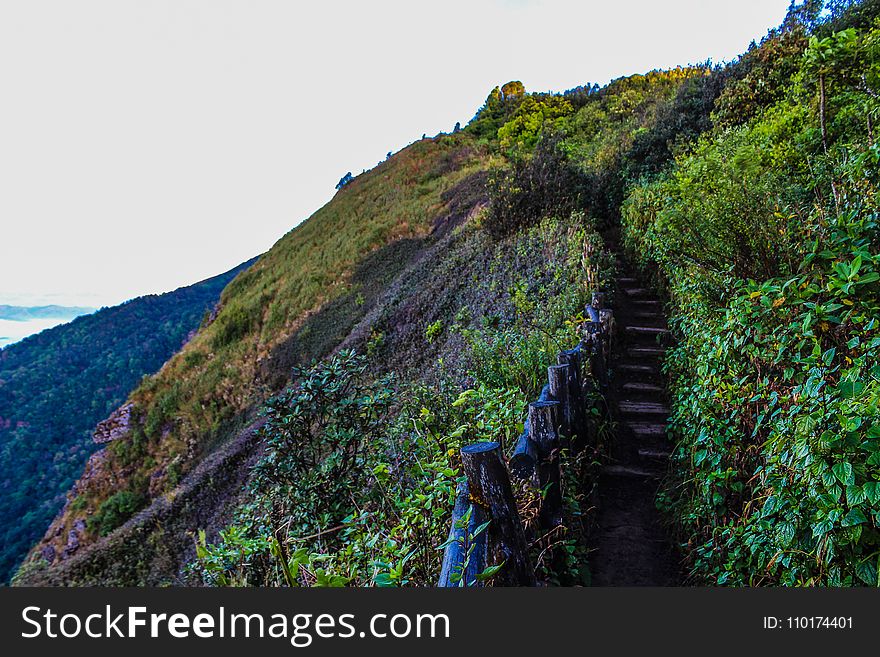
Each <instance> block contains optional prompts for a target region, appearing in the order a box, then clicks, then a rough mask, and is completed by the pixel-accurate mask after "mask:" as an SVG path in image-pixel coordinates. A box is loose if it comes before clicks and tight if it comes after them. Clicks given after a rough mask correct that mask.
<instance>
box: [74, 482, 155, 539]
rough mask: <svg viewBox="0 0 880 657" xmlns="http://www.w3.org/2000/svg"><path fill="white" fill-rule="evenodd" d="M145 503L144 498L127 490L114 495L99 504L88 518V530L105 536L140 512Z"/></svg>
mask: <svg viewBox="0 0 880 657" xmlns="http://www.w3.org/2000/svg"><path fill="white" fill-rule="evenodd" d="M145 503H146V498H145V497H144V496H143V495H141V494H138V493H134V492H132V491H129V490H122V491H119V492H118V493H114V494H113V495H112V496H110V497H108V498H107V499H106V500H104V501H103V502H101V505H100V506H99V507H98V510H97V511H96V512H95V514H94V515H93V516H92V517H91V518H89V521H88V527H89V530H90V531H96V532H98V533H99V534H100V535H101V536H106V535H107V534H109V533H110V532H112V531H113V530H114V529H116V528H117V527H120V526H121V525H122V524H123V523H125V521H126V520H128V519H129V518H131V517H132V516H133V515H134V514H135V513H137V512H138V511H140V510H141V509H142V508H143V506H144V504H145Z"/></svg>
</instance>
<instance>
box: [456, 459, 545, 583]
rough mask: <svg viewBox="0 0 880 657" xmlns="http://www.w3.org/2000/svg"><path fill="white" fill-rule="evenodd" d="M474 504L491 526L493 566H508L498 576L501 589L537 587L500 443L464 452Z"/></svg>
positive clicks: (490, 552)
mask: <svg viewBox="0 0 880 657" xmlns="http://www.w3.org/2000/svg"><path fill="white" fill-rule="evenodd" d="M461 464H462V469H463V470H464V474H465V476H466V477H467V481H468V487H469V489H470V496H471V502H472V503H474V504H475V505H479V506H481V507H482V508H483V509H484V510H485V511H486V513H487V515H488V517H489V520H491V524H490V525H489V530H488V554H489V565H496V564H500V563H502V562H503V563H504V567H503V568H501V570H499V571H498V573H497V574H496V575H495V579H494V580H493V581H494V583H496V584H499V585H501V586H535V584H536V582H535V569H534V567H533V566H532V564H531V561H530V559H529V552H528V550H529V546H528V543H526V536H525V532H524V531H523V526H522V520H520V517H519V511H518V510H517V507H516V500H515V499H514V497H513V489H512V488H511V487H510V477H509V475H508V473H507V467H506V466H505V465H504V461H503V460H502V459H501V446H500V445H499V444H498V443H497V442H485V443H473V444H471V445H467V446H465V447H462V448H461Z"/></svg>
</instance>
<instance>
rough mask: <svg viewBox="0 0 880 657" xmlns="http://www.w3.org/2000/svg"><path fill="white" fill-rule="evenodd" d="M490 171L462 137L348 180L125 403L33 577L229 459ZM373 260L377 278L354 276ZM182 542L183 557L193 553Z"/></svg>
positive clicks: (39, 555) (233, 287) (41, 550)
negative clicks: (298, 369) (273, 398)
mask: <svg viewBox="0 0 880 657" xmlns="http://www.w3.org/2000/svg"><path fill="white" fill-rule="evenodd" d="M486 161H487V156H486V153H485V149H483V148H482V147H480V146H478V145H477V144H476V142H475V140H473V139H472V138H471V137H469V136H467V135H463V134H456V135H444V136H440V137H438V138H435V139H425V140H422V141H419V142H416V143H415V144H413V145H411V146H410V147H408V148H406V149H404V150H403V151H401V152H400V153H398V154H396V155H395V156H394V157H392V158H390V159H389V160H388V161H386V162H384V163H382V164H381V165H379V166H378V167H376V168H375V169H373V170H371V171H369V172H366V173H365V174H362V175H361V176H358V177H357V178H355V179H354V180H353V181H352V182H350V183H349V184H348V185H346V186H345V187H344V188H342V189H341V190H340V191H339V192H338V193H337V195H336V196H335V197H334V199H333V200H332V201H331V202H330V203H328V204H327V205H326V206H324V207H323V208H322V209H320V210H319V211H318V212H316V213H315V214H314V215H313V216H312V217H310V218H309V219H308V220H306V221H305V222H303V223H302V224H301V225H300V226H298V227H296V228H295V229H294V230H292V231H291V232H290V233H289V234H288V235H286V236H285V237H284V238H282V239H281V240H279V242H278V243H277V244H276V245H275V246H274V247H273V248H272V249H271V250H270V251H269V252H267V253H266V254H265V255H264V256H262V257H261V258H260V259H259V260H258V261H257V263H256V264H255V265H254V266H252V267H251V268H250V269H249V270H248V271H247V272H245V273H244V274H243V275H242V276H241V277H239V278H237V279H236V280H235V281H233V282H232V283H231V284H230V285H229V286H228V287H227V288H226V289H225V290H224V292H223V294H222V297H221V305H220V309H219V311H218V312H217V314H216V317H215V318H214V319H213V321H212V322H210V323H209V324H208V325H206V326H204V327H203V328H202V329H201V330H200V332H199V333H198V334H197V335H196V336H195V337H194V338H193V339H192V340H191V341H190V342H189V343H188V344H187V345H186V347H185V348H184V349H183V350H182V351H181V352H180V353H179V354H177V355H176V356H175V357H173V358H172V359H171V360H170V361H169V362H167V363H166V364H165V366H164V367H163V368H162V369H161V370H160V372H159V373H158V374H156V375H155V376H153V377H151V378H150V379H148V380H145V381H144V383H143V384H142V385H141V386H140V387H138V388H137V389H136V390H135V391H134V393H133V394H132V395H131V397H130V398H129V402H130V403H131V406H130V407H128V410H127V413H128V418H129V419H128V420H127V421H126V423H125V429H124V430H122V431H120V432H116V433H115V434H114V440H112V442H110V444H109V445H108V446H107V447H106V448H105V449H104V450H102V451H101V452H99V453H98V454H97V455H96V456H95V457H93V459H92V461H90V464H89V466H88V467H87V468H86V472H85V474H84V476H83V477H82V478H81V479H80V481H79V482H78V483H77V485H76V487H75V489H74V493H73V495H72V497H71V499H70V500H69V503H68V504H67V505H66V506H65V510H64V511H63V512H62V514H61V515H60V516H59V517H58V518H56V520H55V522H53V524H52V526H51V527H50V529H49V531H48V532H47V534H46V537H45V538H44V540H43V541H42V542H41V543H40V545H39V546H38V549H37V551H36V553H35V554H36V560H35V562H34V563H35V564H36V565H37V568H38V569H39V564H40V563H43V562H42V561H41V560H42V559H43V558H46V561H51V562H55V563H56V567H59V563H60V564H61V566H62V567H63V562H64V561H66V560H68V558H69V557H71V556H74V555H75V553H76V552H77V551H82V550H84V549H85V548H87V546H88V545H89V544H91V543H93V542H95V541H96V540H98V539H99V538H100V537H101V535H106V534H111V533H112V532H113V530H114V529H116V527H118V526H119V525H121V524H122V523H124V522H125V521H126V520H127V519H128V518H130V517H131V516H132V515H134V514H135V513H136V512H137V511H138V510H140V509H142V508H145V507H149V506H150V505H151V504H153V505H154V506H155V505H156V504H159V505H161V504H162V503H163V500H165V499H166V497H167V499H171V497H173V496H176V495H177V494H178V493H179V492H180V489H183V488H186V487H187V486H188V485H189V484H188V481H189V480H188V479H187V476H188V475H190V474H191V473H192V475H193V476H197V475H198V473H197V472H195V471H196V469H197V468H196V466H197V465H198V464H199V463H201V462H202V461H203V460H204V459H205V458H206V457H208V456H209V455H211V454H212V453H215V452H216V451H217V449H218V447H221V446H222V445H226V447H223V448H222V449H230V447H229V445H231V444H233V443H234V442H235V441H234V440H233V439H234V438H235V437H236V436H237V435H239V433H238V432H239V431H240V430H241V429H242V428H243V427H244V426H246V425H247V424H248V423H249V422H250V419H251V418H252V417H253V410H254V408H255V406H256V405H257V404H259V403H261V402H262V401H263V400H264V399H266V398H267V397H268V396H269V395H270V394H271V393H273V392H276V391H277V390H278V389H280V387H281V386H282V385H284V384H285V383H287V381H288V379H289V372H290V367H291V366H292V365H293V364H295V363H297V362H299V361H300V360H302V359H309V358H312V357H320V356H323V355H325V354H326V353H327V352H328V351H329V350H330V349H332V348H333V347H335V346H336V345H337V344H338V342H339V340H340V339H341V338H342V337H344V335H345V333H347V330H346V326H349V327H353V326H354V325H355V324H356V323H357V321H359V319H360V318H361V317H363V316H364V314H366V312H367V311H368V310H369V304H370V303H372V301H373V300H374V299H375V297H376V295H377V294H378V291H379V290H380V289H381V288H382V286H383V285H384V284H387V277H388V276H391V275H393V274H394V272H396V271H399V270H400V269H402V268H403V267H404V266H405V265H406V263H407V261H408V259H409V258H410V257H411V256H412V255H413V249H412V248H409V246H408V245H410V244H413V242H412V240H418V239H420V238H424V237H425V236H427V235H429V234H430V233H431V232H432V230H434V229H435V228H437V227H439V226H440V225H442V224H443V222H444V221H448V220H450V219H453V217H452V215H454V214H455V207H454V206H455V204H454V203H452V201H451V197H450V196H449V195H448V194H447V192H450V190H453V189H455V188H456V186H457V185H459V184H460V183H462V182H463V181H465V180H466V179H467V178H468V177H469V176H471V175H472V174H474V173H475V172H477V171H479V170H481V169H482V168H484V167H485V163H486ZM465 188H467V185H466V184H465V185H464V186H463V187H461V189H465ZM371 254H373V257H374V258H375V259H374V261H373V262H374V263H375V264H377V265H378V267H367V268H366V270H365V269H364V267H361V268H360V269H358V264H361V265H363V264H365V262H368V261H369V258H370V257H371ZM375 254H380V255H379V256H378V257H376V255H375ZM358 271H360V272H362V273H364V274H365V275H364V276H356V274H357V272H358ZM328 316H330V317H332V321H329V322H328V321H322V319H326V318H327V317H328ZM310 320H311V321H310ZM294 347H295V348H294ZM222 449H221V451H222ZM227 479H228V477H227ZM190 480H191V477H190ZM230 481H231V479H230ZM195 528H197V526H192V525H190V526H188V527H186V530H189V531H192V530H194V529H195ZM186 530H181V531H180V532H179V533H178V534H177V535H176V536H175V537H174V541H175V542H176V544H177V545H180V544H182V543H183V542H187V543H188V542H189V539H187V538H186V535H185V531H186ZM108 539H112V535H111V536H108ZM105 542H106V541H105ZM29 568H30V569H31V570H32V569H33V568H34V566H33V564H32V565H31V566H29ZM129 581H130V580H129Z"/></svg>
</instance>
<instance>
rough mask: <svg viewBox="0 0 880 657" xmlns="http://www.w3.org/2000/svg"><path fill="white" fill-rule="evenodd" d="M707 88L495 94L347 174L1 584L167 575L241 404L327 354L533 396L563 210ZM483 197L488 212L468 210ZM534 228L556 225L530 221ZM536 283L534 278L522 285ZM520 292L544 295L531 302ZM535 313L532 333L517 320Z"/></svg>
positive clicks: (244, 439) (562, 311)
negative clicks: (441, 128)
mask: <svg viewBox="0 0 880 657" xmlns="http://www.w3.org/2000/svg"><path fill="white" fill-rule="evenodd" d="M708 79H709V76H707V75H706V71H705V70H704V69H675V70H673V71H669V72H662V71H655V72H652V73H650V74H648V75H644V76H642V75H637V76H632V77H630V78H624V79H621V80H617V81H615V82H613V83H612V84H611V85H609V86H608V87H606V88H604V89H601V90H592V91H590V92H589V93H587V92H584V91H583V90H581V89H579V90H575V91H574V92H572V93H570V94H566V96H565V98H563V99H561V100H560V99H559V98H558V97H556V96H549V95H546V94H536V95H531V96H530V95H526V94H525V93H524V90H523V89H522V85H521V84H514V83H511V84H508V85H505V86H504V87H503V88H502V89H500V90H499V89H495V90H493V92H492V93H491V94H490V96H489V98H488V99H487V101H486V104H485V105H484V106H483V108H482V109H481V110H480V112H479V113H478V115H477V117H476V118H475V120H474V121H472V122H471V124H469V126H468V127H467V128H466V129H465V130H463V131H461V132H458V133H455V134H452V135H443V136H440V137H437V138H435V139H428V140H422V141H420V142H417V143H415V144H413V145H412V146H410V147H409V148H407V149H404V150H403V151H401V152H400V153H398V154H396V155H394V156H393V157H391V158H390V159H389V160H387V161H386V162H384V163H383V164H381V165H380V166H378V167H377V168H376V169H374V170H372V171H370V172H367V173H365V174H363V175H361V176H358V177H357V178H355V179H354V180H353V181H351V182H350V183H348V184H347V185H346V186H344V187H343V188H342V189H341V190H340V191H339V192H338V193H337V195H336V196H335V198H334V199H333V200H332V201H331V202H330V203H329V204H328V205H326V206H325V207H324V208H322V209H321V210H319V211H318V212H317V213H316V214H315V215H313V216H312V217H311V218H310V219H309V220H307V221H306V222H304V223H303V224H302V225H300V226H298V227H297V228H295V229H294V230H292V231H291V232H290V233H289V234H288V235H286V236H285V237H284V238H282V239H281V240H280V241H279V242H278V243H277V244H276V245H275V246H274V247H273V248H272V249H271V250H270V251H269V252H268V253H267V254H266V255H264V256H263V257H262V258H261V259H260V260H259V261H258V262H257V263H256V264H255V265H254V266H253V267H252V268H251V269H250V270H249V271H248V272H246V273H245V274H243V275H242V276H240V277H238V278H237V279H236V280H235V281H234V282H233V283H231V284H230V285H229V287H228V288H227V289H226V290H225V291H224V293H223V295H222V300H221V305H222V307H221V309H220V311H219V313H218V314H217V316H216V319H215V320H214V321H213V322H212V323H211V324H210V325H208V326H205V327H203V329H202V330H201V331H200V333H199V334H198V335H197V336H196V337H195V338H194V339H193V340H192V341H191V342H190V343H189V344H188V345H187V346H186V348H185V349H183V350H182V351H181V353H179V354H177V355H176V356H175V357H174V358H172V359H171V360H170V361H169V362H168V363H167V364H166V365H165V366H164V367H163V369H162V370H161V371H160V372H159V373H158V374H157V375H156V376H154V377H152V378H151V379H149V380H147V381H145V382H144V383H143V385H141V386H140V387H139V388H138V389H137V390H136V391H135V392H134V393H133V395H132V396H131V398H130V400H129V401H130V402H131V405H130V406H127V407H126V413H127V414H128V415H127V418H128V419H127V421H126V422H125V428H124V429H123V430H122V431H117V432H115V433H114V434H113V435H114V440H112V441H111V442H110V444H109V445H108V446H107V448H106V449H105V450H102V451H101V452H99V453H97V454H96V455H95V456H94V457H93V458H92V460H91V461H90V463H89V465H88V466H87V468H86V472H85V474H84V475H83V477H82V478H81V479H80V480H79V481H78V482H77V484H76V486H75V487H74V489H73V491H72V492H71V495H70V497H69V503H68V504H67V506H66V507H65V510H64V512H63V513H62V514H61V515H60V516H59V517H58V518H56V520H55V522H53V524H52V526H51V527H50V528H49V530H48V532H47V533H46V536H45V537H44V539H43V541H41V542H40V544H39V545H38V546H37V547H36V548H35V550H34V552H33V558H32V559H31V560H30V562H29V563H28V565H27V568H26V569H25V571H24V572H23V573H22V578H21V581H22V582H30V583H114V584H132V583H163V582H174V581H178V578H179V577H180V574H181V573H180V567H181V566H182V565H183V564H184V563H185V562H186V561H187V560H189V559H191V558H192V556H193V542H192V538H191V534H192V533H193V532H195V530H197V529H206V530H207V532H208V535H209V536H215V535H216V533H217V531H218V530H220V529H221V528H222V527H223V526H224V525H225V524H226V523H227V522H228V520H229V516H228V513H229V512H231V511H232V510H233V509H235V508H236V507H237V506H238V502H239V500H240V498H239V495H240V494H241V490H242V489H241V484H242V483H243V482H244V481H245V479H246V475H247V467H246V464H248V463H252V462H253V460H254V459H256V458H258V456H259V454H260V453H261V451H262V450H261V449H256V448H257V447H258V443H259V436H256V435H255V434H254V432H253V431H252V426H253V425H252V423H253V421H254V419H255V418H256V416H257V410H258V408H259V407H260V406H261V405H262V404H263V403H264V402H265V401H266V400H267V399H268V398H269V397H270V396H271V395H272V394H274V393H276V392H278V391H279V390H281V388H282V387H283V386H284V385H286V384H287V383H288V382H289V380H290V376H291V374H290V372H291V367H293V366H297V365H302V364H304V363H308V362H309V361H310V360H311V359H313V358H321V357H324V356H326V355H327V354H329V353H331V352H333V351H334V350H338V349H339V348H341V347H342V346H351V347H356V348H358V349H359V350H360V351H361V352H362V353H367V354H368V355H369V357H370V371H371V372H373V373H374V374H375V375H377V376H378V375H381V374H383V373H385V372H388V371H391V372H394V373H396V374H397V375H398V376H399V377H401V380H403V381H407V382H417V381H427V382H431V381H435V382H436V381H448V380H450V379H451V380H453V382H454V383H453V385H454V387H457V388H458V390H459V392H460V391H461V390H463V387H466V386H468V385H473V383H474V381H481V382H483V384H484V385H487V386H489V387H488V388H485V391H484V393H483V394H487V395H490V397H491V395H492V394H495V393H492V390H493V389H494V390H496V392H497V393H498V394H501V393H502V391H505V390H508V391H509V390H511V389H512V390H516V389H518V390H519V392H518V393H517V394H516V395H515V396H514V397H511V398H510V399H517V400H520V401H523V400H525V399H526V398H527V397H528V396H529V395H535V394H537V390H532V387H534V385H536V382H537V381H539V380H540V379H542V378H543V374H542V372H541V370H542V368H543V367H546V364H547V363H546V362H545V359H546V358H547V357H548V354H551V353H555V351H554V350H556V349H559V348H562V346H563V345H568V344H569V343H570V341H571V339H572V338H571V336H570V334H569V333H567V332H566V331H569V330H570V329H568V328H566V327H568V326H570V325H571V322H570V321H569V320H570V319H571V318H572V316H573V315H576V314H577V307H578V304H579V303H581V302H582V297H583V295H584V294H585V293H586V288H585V286H584V281H583V280H578V274H577V272H578V271H579V269H578V267H579V266H578V265H577V264H576V263H578V262H580V260H581V258H582V257H583V256H582V253H580V252H579V250H580V249H582V247H583V244H582V241H583V239H584V237H583V231H584V228H585V223H586V224H587V225H591V223H590V222H589V221H587V222H585V220H584V215H583V214H582V213H578V212H577V211H579V210H582V209H583V208H584V207H587V208H588V209H589V208H591V207H592V208H593V210H592V213H593V214H594V215H596V216H600V217H603V218H605V217H608V216H610V214H611V212H610V210H608V208H610V207H612V206H613V200H608V199H609V198H610V197H613V196H615V194H619V185H622V183H620V182H615V183H614V184H611V181H614V180H615V178H616V177H623V176H625V174H626V171H627V170H625V167H626V166H630V165H633V164H636V165H640V166H641V167H642V168H641V169H639V171H642V170H643V169H644V168H645V166H642V165H641V163H642V162H643V161H647V160H648V159H649V158H650V159H651V165H650V166H654V167H659V166H661V165H662V163H663V162H666V161H667V160H668V159H669V158H670V157H671V153H670V150H669V144H668V140H667V139H666V137H668V130H667V131H666V132H663V130H662V129H661V128H663V126H665V125H667V124H669V123H670V120H669V113H670V111H669V108H674V107H675V106H676V105H677V104H683V103H685V101H688V102H687V109H688V111H689V113H685V115H686V120H680V117H679V116H678V115H677V114H675V119H676V121H678V123H680V124H683V125H684V126H686V127H687V126H691V125H692V124H697V125H698V124H699V122H700V120H701V117H703V116H704V115H705V114H706V113H707V112H708V109H706V108H705V107H704V106H703V105H704V104H700V103H694V102H689V101H690V99H691V98H692V97H694V96H696V97H702V96H707V97H708V98H710V99H711V98H712V94H711V93H708V95H707V93H706V92H705V91H704V90H705V88H706V86H707V85H706V80H708ZM683 99H684V100H683ZM664 112H666V113H665V114H664ZM664 121H665V123H664ZM535 126H538V127H537V129H536V128H535ZM542 126H543V128H542ZM698 127H699V126H698ZM698 127H697V128H694V129H695V130H698ZM502 129H503V130H502ZM502 133H503V134H504V135H505V137H504V139H499V135H502ZM544 133H546V134H547V135H548V138H542V134H544ZM560 136H561V137H562V139H561V140H560ZM637 144H641V146H640V148H641V150H640V151H639V153H640V154H639V155H638V156H636V157H629V158H627V154H628V153H629V152H630V151H632V150H633V149H634V148H635V147H636V145H637ZM496 167H497V170H495V171H494V172H492V171H490V169H496ZM633 175H635V174H633ZM609 185H610V187H609ZM606 188H607V189H606ZM603 190H605V191H603ZM489 196H491V197H492V203H491V211H486V212H478V211H477V210H478V209H479V208H480V207H481V206H482V205H485V204H486V202H487V201H488V200H489ZM572 213H574V214H572ZM544 218H555V219H556V220H564V221H565V222H568V221H569V220H570V221H571V222H573V223H571V224H568V223H566V224H564V225H560V224H552V225H551V227H548V228H547V229H546V230H542V229H541V228H540V226H541V220H542V219H544ZM606 220H609V219H606ZM463 222H464V224H465V225H463V226H462V227H461V228H460V229H459V228H457V226H459V225H460V224H462V223H463ZM535 231H537V232H535ZM559 231H561V233H560V232H559ZM499 245H501V246H499ZM503 245H506V246H503ZM499 248H501V249H502V252H506V253H507V255H506V257H505V258H504V259H503V260H501V261H499V260H498V258H499V257H500V255H495V254H496V253H497V250H498V249H499ZM523 249H525V250H526V252H523ZM551 253H556V254H557V256H555V257H554V258H553V259H551V260H549V261H546V260H545V259H546V258H547V257H548V254H551ZM544 267H548V268H549V271H548V272H545V271H544ZM542 272H543V273H542ZM582 274H583V272H581V275H582ZM547 276H549V277H550V278H549V281H550V282H552V285H548V283H547V282H541V283H540V284H538V281H541V280H542V279H543V278H544V277H547ZM530 281H532V282H530ZM562 281H568V287H564V286H563V287H561V288H560V287H559V285H560V283H561V282H562ZM536 293H537V294H541V295H544V294H546V295H549V296H548V299H547V301H546V302H545V301H542V302H540V303H538V304H537V305H535V303H534V302H533V301H530V300H529V296H530V295H533V294H536ZM578 299H581V301H580V302H579V301H578ZM537 311H540V312H539V313H538V315H536V316H539V317H540V321H539V322H537V324H535V325H529V324H528V323H527V324H526V325H521V324H522V321H523V320H522V318H523V317H526V318H528V317H530V316H531V315H532V314H533V313H535V312H537ZM512 318H519V319H517V320H516V321H517V325H519V329H518V330H517V329H514V328H513V325H512V324H511V321H512ZM523 331H525V333H523ZM560 331H562V333H560ZM563 334H564V335H566V336H567V337H566V338H565V339H564V340H561V341H559V342H558V344H557V337H559V336H562V335H563ZM524 335H525V336H527V337H524ZM548 336H556V337H554V338H553V340H552V341H550V338H549V337H548ZM443 385H446V384H443ZM493 386H494V388H493ZM449 394H452V393H451V392H450V393H449ZM504 394H507V393H504ZM510 394H513V393H510ZM520 395H521V396H522V397H520ZM443 398H444V399H445V398H446V397H443ZM449 401H450V402H451V401H454V397H453V398H452V399H451V400H449ZM486 403H490V402H488V401H487V402H486ZM511 403H512V402H511ZM517 403H519V402H517ZM502 410H503V411H504V412H507V409H506V407H502V408H498V409H495V411H494V412H501V411H502ZM438 413H442V414H444V416H447V417H448V418H451V417H452V416H451V415H449V414H448V413H446V412H445V411H441V410H440V409H438ZM508 429H510V430H511V431H512V428H510V427H508V428H507V429H505V431H507V430H508ZM456 440H457V439H456ZM212 469H213V470H212ZM441 491H442V487H441V488H440V489H437V490H435V491H434V494H436V495H440V497H442V495H443V493H442V492H441ZM413 494H415V493H413ZM248 495H249V496H250V497H253V493H249V494H248ZM245 502H246V500H245ZM440 503H441V502H439V498H438V504H440ZM438 518H439V519H440V520H442V515H441V516H437V515H436V514H435V516H434V521H432V522H435V521H437V520H438ZM441 524H442V523H441ZM432 526H433V525H432ZM307 533H308V532H307ZM420 535H422V537H423V539H424V537H425V536H428V535H430V532H427V533H426V532H425V531H421V532H420ZM423 550H433V547H428V546H427V545H426V544H425V545H423ZM430 562H431V558H430V557H428V558H425V559H424V560H423V561H422V563H423V566H424V564H427V563H430ZM423 575H424V573H423Z"/></svg>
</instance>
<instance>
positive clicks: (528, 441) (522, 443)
mask: <svg viewBox="0 0 880 657" xmlns="http://www.w3.org/2000/svg"><path fill="white" fill-rule="evenodd" d="M537 465H538V450H537V447H536V446H535V442H534V441H533V440H532V437H531V435H530V432H529V423H528V421H526V428H525V431H523V432H522V434H521V435H520V437H519V440H517V441H516V447H515V448H514V450H513V456H511V457H510V460H509V461H508V463H507V466H508V467H509V468H510V474H512V475H513V476H514V477H516V478H517V479H521V480H525V481H528V480H531V479H534V478H535V475H536V474H537V469H536V468H537Z"/></svg>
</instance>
